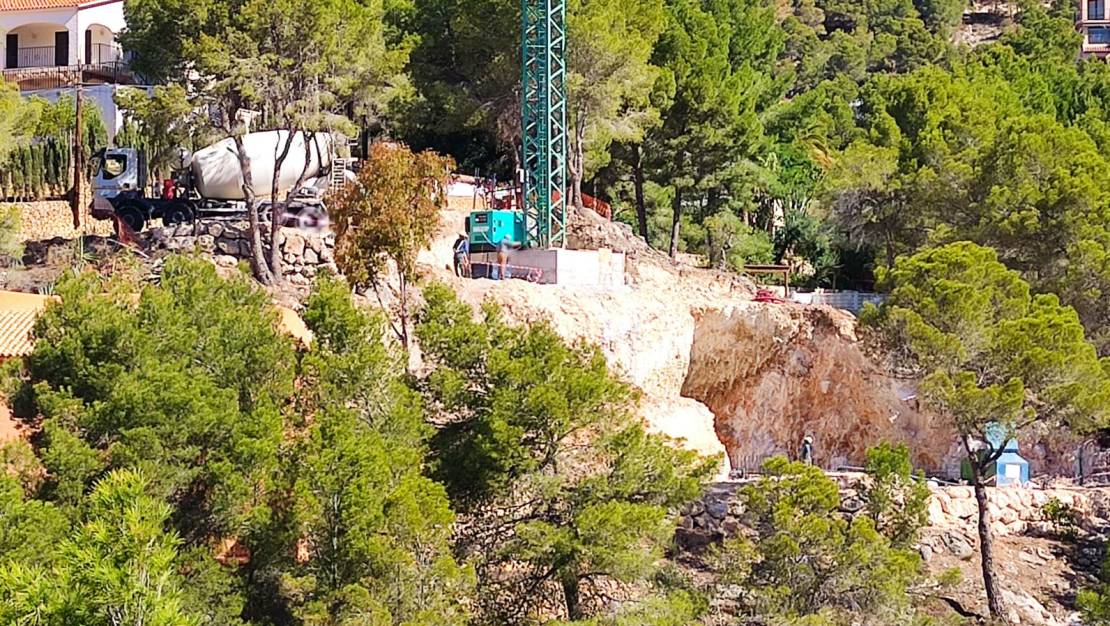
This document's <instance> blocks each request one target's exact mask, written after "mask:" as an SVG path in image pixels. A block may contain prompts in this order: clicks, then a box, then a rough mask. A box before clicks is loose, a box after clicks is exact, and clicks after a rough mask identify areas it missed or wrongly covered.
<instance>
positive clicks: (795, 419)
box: [421, 202, 956, 470]
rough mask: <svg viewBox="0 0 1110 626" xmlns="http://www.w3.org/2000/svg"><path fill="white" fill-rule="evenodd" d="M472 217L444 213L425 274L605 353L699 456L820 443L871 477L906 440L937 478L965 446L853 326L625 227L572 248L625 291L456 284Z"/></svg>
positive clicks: (740, 459)
mask: <svg viewBox="0 0 1110 626" xmlns="http://www.w3.org/2000/svg"><path fill="white" fill-rule="evenodd" d="M466 208H467V209H468V208H469V202H467V203H466ZM466 212H467V211H466V209H464V208H461V207H460V208H459V209H458V210H454V211H449V212H448V213H446V214H445V216H444V222H443V226H442V228H441V232H440V234H439V238H438V239H437V241H436V242H435V244H434V245H433V246H432V249H431V250H428V251H426V252H424V253H422V255H421V261H422V263H423V264H424V266H425V267H427V268H429V269H431V270H432V273H433V274H434V275H435V277H436V278H438V279H440V280H445V281H448V282H449V283H450V284H451V286H452V287H453V288H454V289H455V290H456V291H457V292H458V293H459V295H460V297H461V298H462V299H463V300H465V301H468V302H470V303H472V304H473V305H475V306H477V305H478V304H479V303H480V302H481V301H482V300H484V299H492V300H494V301H496V302H497V303H499V304H500V305H501V307H502V310H503V311H504V313H505V314H506V316H507V317H508V318H509V319H510V320H512V321H517V322H532V321H537V320H547V321H549V322H550V323H551V325H552V326H553V328H554V329H555V330H556V331H557V332H558V333H560V334H561V335H562V336H564V337H566V338H568V339H572V340H573V339H584V340H587V341H590V342H592V343H595V344H597V345H599V346H600V347H601V349H602V351H603V352H604V353H605V355H606V356H607V358H608V359H609V363H610V366H611V367H612V368H613V369H614V370H615V371H617V372H618V373H619V374H620V375H622V376H623V377H624V378H625V379H626V380H628V381H629V382H631V383H633V384H634V385H636V386H637V387H639V388H640V389H642V390H643V391H644V401H643V403H642V406H641V412H642V414H643V416H644V418H645V419H646V420H647V422H648V424H649V425H650V426H651V427H652V428H654V429H656V430H658V431H660V432H663V433H666V434H668V435H671V436H674V437H678V438H682V439H684V440H685V441H686V444H687V445H688V446H689V447H691V448H692V449H695V450H698V451H700V452H703V453H720V452H722V451H725V450H727V453H728V456H729V458H730V459H731V460H732V462H733V464H734V465H736V466H744V465H758V464H759V463H760V462H761V460H762V458H763V457H765V456H769V455H771V454H775V453H779V454H781V453H791V454H792V453H795V452H796V451H797V447H798V446H799V445H800V443H801V440H802V437H804V436H805V435H806V434H813V435H814V436H815V439H816V444H817V461H818V462H819V463H820V464H821V465H823V466H826V467H829V466H834V465H843V464H848V465H859V464H862V462H863V460H864V452H865V451H866V449H867V448H868V447H869V446H872V445H874V444H876V443H878V442H879V441H883V440H893V441H908V442H910V443H911V444H912V445H911V448H912V449H913V450H914V452H915V454H917V456H918V458H917V459H916V460H917V461H918V462H919V464H920V465H921V466H923V467H925V468H927V469H930V470H937V469H940V468H941V466H943V465H944V464H945V459H946V457H947V453H948V451H949V448H953V449H954V444H955V442H956V439H955V437H954V436H953V435H952V434H951V433H949V432H946V431H944V430H943V429H938V428H935V427H933V426H931V421H930V419H929V418H928V417H927V416H924V415H922V414H920V413H918V412H916V411H915V410H914V409H913V407H912V406H911V405H910V404H907V403H906V402H903V401H901V400H900V399H899V390H898V388H897V385H896V383H895V381H893V380H892V379H891V378H889V377H887V376H885V375H883V374H882V373H881V372H880V371H879V370H878V369H877V368H876V367H874V366H873V365H871V363H870V362H869V361H868V359H867V358H866V356H865V355H864V354H863V353H862V352H861V350H860V346H859V342H858V341H857V339H856V336H855V318H853V317H852V316H851V315H849V314H847V313H842V312H840V311H837V310H835V309H831V308H827V307H820V306H808V307H807V306H801V305H781V304H763V303H756V302H753V301H752V296H753V293H754V287H753V285H752V284H751V283H750V281H748V280H747V279H746V278H743V277H739V276H736V275H735V274H726V273H720V272H715V271H710V270H703V269H696V268H691V267H688V266H683V265H674V264H671V262H670V260H669V259H667V258H666V257H664V256H662V255H660V254H659V253H657V252H655V251H653V250H651V249H650V248H647V246H646V245H645V244H644V243H643V241H642V240H639V239H638V238H636V237H635V236H634V235H633V234H632V233H631V231H630V230H629V229H628V228H627V227H625V226H618V225H614V224H612V223H610V222H608V221H606V220H603V219H601V218H597V217H596V216H592V215H590V214H588V212H587V214H586V215H579V214H577V213H574V214H573V215H572V216H571V220H570V222H569V224H568V242H569V244H570V245H571V246H575V247H585V248H590V247H599V246H603V245H605V244H610V245H611V246H613V248H614V249H616V250H619V251H622V252H625V253H626V254H627V255H628V256H627V259H628V263H627V277H626V282H627V287H626V289H623V290H605V289H582V288H576V289H571V288H560V287H550V286H542V285H534V284H530V283H527V282H523V281H507V282H494V281H487V280H461V279H456V278H455V277H454V276H452V275H451V273H450V258H451V253H450V250H451V245H452V243H453V242H454V239H455V237H456V236H457V234H458V231H459V230H460V229H461V225H462V222H463V219H464V217H465V215H466ZM912 393H913V392H912V390H910V391H906V392H903V393H902V395H911V394H912Z"/></svg>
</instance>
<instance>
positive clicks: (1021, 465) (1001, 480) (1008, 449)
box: [987, 428, 1029, 487]
mask: <svg viewBox="0 0 1110 626" xmlns="http://www.w3.org/2000/svg"><path fill="white" fill-rule="evenodd" d="M1004 436H1005V434H1004V433H1003V432H1002V429H1001V428H990V429H989V430H988V432H987V438H988V439H990V444H991V448H993V449H995V450H997V449H999V448H1000V447H1002V446H1005V447H1004V448H1003V451H1002V456H1000V457H998V460H997V461H995V464H994V467H993V468H990V469H993V470H994V475H995V479H994V484H995V485H997V486H999V487H1004V486H1006V485H1015V484H1018V485H1020V484H1022V483H1027V482H1029V461H1026V460H1025V459H1024V458H1022V456H1021V455H1020V454H1018V442H1017V439H1010V440H1009V441H1005V442H1003V441H1002V438H1003V437H1004Z"/></svg>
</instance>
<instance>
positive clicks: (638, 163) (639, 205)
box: [632, 144, 651, 243]
mask: <svg viewBox="0 0 1110 626" xmlns="http://www.w3.org/2000/svg"><path fill="white" fill-rule="evenodd" d="M632 187H633V189H635V191H636V221H637V222H638V223H639V225H640V236H641V237H643V238H644V241H647V242H649V243H650V241H651V240H650V239H649V238H648V222H647V204H646V203H645V202H644V151H643V149H642V148H641V146H640V145H639V144H636V145H635V146H633V147H632Z"/></svg>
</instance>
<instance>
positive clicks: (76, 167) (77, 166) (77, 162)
mask: <svg viewBox="0 0 1110 626" xmlns="http://www.w3.org/2000/svg"><path fill="white" fill-rule="evenodd" d="M73 91H74V99H75V100H76V101H77V104H76V117H75V118H74V122H73V127H74V128H73V207H72V208H73V227H74V228H75V229H76V228H81V213H82V207H81V177H82V175H83V173H84V172H83V171H82V170H84V159H83V157H84V155H85V150H84V140H83V138H82V133H83V130H84V129H83V126H84V125H83V124H82V123H81V63H80V62H78V63H77V84H76V85H75V87H74V90H73Z"/></svg>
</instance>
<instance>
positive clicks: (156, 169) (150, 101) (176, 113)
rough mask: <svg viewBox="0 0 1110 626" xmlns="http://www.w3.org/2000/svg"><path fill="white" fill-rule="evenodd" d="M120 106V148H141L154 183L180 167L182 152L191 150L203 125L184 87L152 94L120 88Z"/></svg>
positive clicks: (163, 88) (117, 97)
mask: <svg viewBox="0 0 1110 626" xmlns="http://www.w3.org/2000/svg"><path fill="white" fill-rule="evenodd" d="M114 99H115V102H116V105H117V106H118V107H119V108H120V111H121V112H122V113H123V118H124V121H123V128H121V129H120V131H119V132H118V133H117V134H116V139H115V144H116V145H117V146H119V147H126V148H139V149H141V150H143V153H144V154H145V155H146V167H147V169H148V172H149V173H150V180H160V179H161V178H165V177H167V176H168V175H169V174H170V172H171V171H172V170H173V169H174V168H175V167H178V166H179V165H180V164H179V163H177V161H178V150H180V149H188V147H190V143H191V142H190V140H191V139H192V138H193V137H194V136H195V135H196V134H197V133H198V129H197V128H195V126H196V125H197V124H198V123H199V122H198V120H197V119H196V116H195V115H194V111H193V107H192V105H191V104H190V103H189V99H188V94H187V93H186V91H185V88H184V87H182V86H181V85H158V86H156V87H154V92H153V94H152V95H148V94H147V92H146V91H144V90H140V89H135V88H124V89H120V90H118V91H117V92H116V94H115V97H114Z"/></svg>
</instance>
